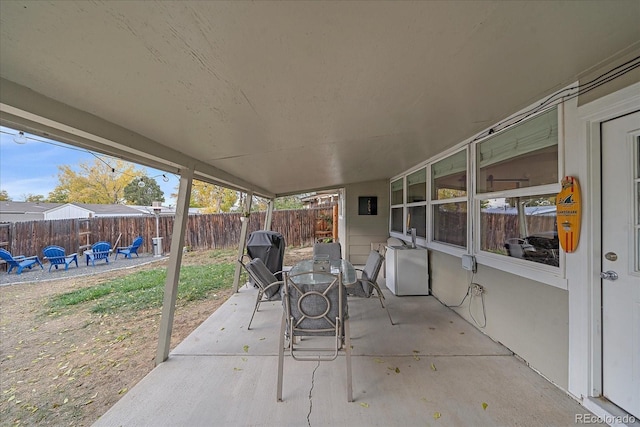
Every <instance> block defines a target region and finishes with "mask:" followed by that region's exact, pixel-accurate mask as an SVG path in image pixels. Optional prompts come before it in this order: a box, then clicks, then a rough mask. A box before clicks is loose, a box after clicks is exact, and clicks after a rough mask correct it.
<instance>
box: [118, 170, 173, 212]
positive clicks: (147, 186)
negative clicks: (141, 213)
mask: <svg viewBox="0 0 640 427" xmlns="http://www.w3.org/2000/svg"><path fill="white" fill-rule="evenodd" d="M141 182H143V183H144V185H143V186H141V185H140V183H141ZM124 199H125V200H126V201H127V203H131V204H134V205H141V206H151V204H152V202H154V201H158V202H164V192H163V191H162V190H161V189H160V186H159V185H158V182H157V181H156V180H155V179H153V178H149V177H148V176H146V175H145V176H141V177H140V178H139V179H134V180H133V181H131V182H130V183H129V184H127V186H126V187H124Z"/></svg>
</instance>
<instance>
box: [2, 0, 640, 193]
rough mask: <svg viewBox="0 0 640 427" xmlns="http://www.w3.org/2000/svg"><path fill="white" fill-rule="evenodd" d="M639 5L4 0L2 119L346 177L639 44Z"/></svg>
mask: <svg viewBox="0 0 640 427" xmlns="http://www.w3.org/2000/svg"><path fill="white" fill-rule="evenodd" d="M639 18H640V2H639V1H637V0H634V1H615V2H604V1H594V2H591V1H580V2H568V1H567V2H552V1H543V2H532V1H529V2H503V1H499V2H482V1H475V2H473V1H464V2H456V1H446V2H437V1H433V2H431V1H430V2H427V1H425V2H382V1H379V2H378V1H371V2H330V1H326V2H325V1H322V2H320V1H318V2H302V1H301V2H269V1H258V2H239V1H237V2H188V1H182V2H178V1H175V2H135V1H126V2H125V1H104V2H101V1H92V2H88V1H78V2H71V1H55V2H44V1H38V2H34V1H2V2H0V76H1V77H2V79H3V84H4V86H3V87H4V88H5V90H3V91H2V92H0V101H2V107H3V111H2V114H3V115H2V116H0V119H2V120H3V122H4V124H15V123H17V122H14V123H11V121H12V120H13V119H15V118H16V117H18V116H25V114H24V113H23V112H24V111H26V112H29V113H31V114H33V115H34V117H36V116H37V118H33V117H32V119H30V120H27V119H24V118H23V119H24V122H25V123H26V122H29V123H36V122H44V121H45V120H42V119H47V120H51V121H52V122H51V123H54V122H55V125H53V124H51V123H50V125H49V126H43V129H45V128H46V129H47V130H48V131H49V132H51V133H53V134H55V133H56V132H55V129H57V128H59V127H60V126H58V124H63V125H66V126H69V127H70V128H73V129H77V130H79V131H83V132H86V133H87V134H92V135H95V136H98V137H100V138H102V140H103V141H108V142H107V143H106V145H104V146H102V145H99V144H98V145H97V146H96V148H98V149H103V150H104V147H106V146H112V147H116V148H117V149H118V150H121V151H118V152H120V153H121V154H122V153H125V154H126V153H132V156H134V157H132V159H135V160H139V159H140V156H143V157H144V156H147V155H150V156H151V157H152V158H153V159H154V162H156V163H155V165H159V164H160V165H161V164H163V162H165V163H166V164H167V165H175V166H176V167H182V166H184V164H185V163H188V162H189V161H193V162H195V164H196V169H201V170H202V171H203V172H202V173H203V175H202V176H204V175H206V176H212V177H214V178H215V177H216V176H217V177H218V178H220V180H221V181H223V182H228V183H232V184H235V185H237V186H239V187H243V188H246V187H251V188H256V189H258V191H259V192H262V193H263V194H285V193H295V192H301V191H304V190H309V189H317V188H329V187H337V186H341V185H343V184H347V183H353V182H361V181H368V180H374V179H387V178H389V177H391V176H393V175H396V174H398V173H400V172H402V171H403V170H406V169H408V168H410V167H412V166H414V165H416V164H418V163H420V162H421V161H424V160H426V159H427V158H429V157H431V156H433V155H435V154H437V153H438V152H440V151H442V150H443V149H445V148H447V147H449V146H451V145H453V144H456V143H458V142H461V141H463V140H464V139H466V138H469V137H471V136H473V135H474V134H475V133H477V132H479V131H481V130H483V129H486V128H487V127H488V126H490V125H492V124H494V123H496V122H497V121H499V120H500V119H502V118H504V117H505V116H507V115H509V114H510V113H513V112H514V111H516V110H518V109H519V108H522V107H524V106H525V105H528V104H530V103H532V102H534V101H536V100H538V99H540V98H541V97H543V96H545V95H548V94H550V93H552V92H553V91H554V90H557V89H559V88H560V87H563V86H565V85H567V84H569V83H572V82H574V81H576V80H577V79H578V78H579V77H580V76H581V75H582V74H583V73H585V72H587V71H589V69H591V68H593V67H595V66H598V65H600V64H601V63H603V61H607V60H608V59H609V58H612V57H614V56H615V55H617V54H619V53H620V52H623V51H629V50H631V49H634V48H637V46H638V43H639V41H640V26H638V21H639ZM7 87H11V89H12V90H8V89H6V88H7ZM33 92H35V93H33ZM11 108H15V111H13V110H11ZM88 118H90V119H91V120H89V119H88ZM81 134H82V132H76V131H75V130H74V131H69V132H66V133H65V135H66V136H67V137H69V135H71V137H70V140H71V141H72V142H73V140H74V138H73V135H81ZM80 140H82V141H85V143H86V141H87V140H89V141H90V140H91V138H88V139H86V140H85V139H83V138H80V137H78V141H80ZM76 142H77V141H76ZM214 175H216V176H214Z"/></svg>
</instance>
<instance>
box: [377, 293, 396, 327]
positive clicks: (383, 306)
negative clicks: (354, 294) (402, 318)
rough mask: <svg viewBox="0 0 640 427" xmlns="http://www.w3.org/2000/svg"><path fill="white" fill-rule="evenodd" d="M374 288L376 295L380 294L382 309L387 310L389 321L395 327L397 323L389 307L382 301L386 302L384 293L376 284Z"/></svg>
mask: <svg viewBox="0 0 640 427" xmlns="http://www.w3.org/2000/svg"><path fill="white" fill-rule="evenodd" d="M374 288H375V290H376V293H377V294H378V299H379V300H380V305H381V306H382V308H384V309H385V310H387V316H389V321H390V322H391V324H392V325H395V323H393V319H392V318H391V313H390V312H389V309H388V308H387V306H385V305H384V302H383V301H382V300H384V295H382V291H381V290H380V286H379V285H378V284H377V283H376V284H375V286H374Z"/></svg>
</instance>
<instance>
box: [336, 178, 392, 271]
mask: <svg viewBox="0 0 640 427" xmlns="http://www.w3.org/2000/svg"><path fill="white" fill-rule="evenodd" d="M363 196H366V197H372V196H375V197H377V198H378V214H377V215H358V197H363ZM344 199H345V204H344V206H345V212H344V223H345V231H346V233H348V234H346V235H345V238H344V239H343V241H342V251H343V253H344V254H345V255H346V258H347V259H348V260H349V261H350V262H351V263H352V264H355V265H364V264H365V263H366V261H367V257H368V256H369V252H370V251H371V243H379V242H386V241H387V237H388V236H389V181H387V180H381V181H371V182H363V183H358V184H352V185H348V186H346V187H345V188H344Z"/></svg>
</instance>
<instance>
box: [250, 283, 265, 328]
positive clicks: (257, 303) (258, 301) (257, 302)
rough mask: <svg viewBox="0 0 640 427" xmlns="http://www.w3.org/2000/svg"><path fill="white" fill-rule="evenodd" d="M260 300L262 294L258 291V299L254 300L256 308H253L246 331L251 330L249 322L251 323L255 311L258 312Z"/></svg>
mask: <svg viewBox="0 0 640 427" xmlns="http://www.w3.org/2000/svg"><path fill="white" fill-rule="evenodd" d="M261 299H262V292H261V291H260V290H258V297H257V298H256V306H255V307H253V314H252V315H251V320H249V326H247V330H249V329H251V322H253V316H255V315H256V311H258V306H259V305H260V300H261Z"/></svg>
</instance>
